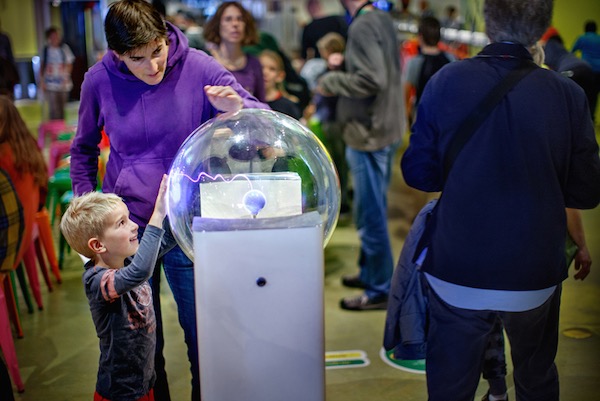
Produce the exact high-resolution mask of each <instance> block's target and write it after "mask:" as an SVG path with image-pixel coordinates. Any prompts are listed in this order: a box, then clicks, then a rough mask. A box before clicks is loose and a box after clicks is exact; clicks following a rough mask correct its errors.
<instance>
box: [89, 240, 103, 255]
mask: <svg viewBox="0 0 600 401" xmlns="http://www.w3.org/2000/svg"><path fill="white" fill-rule="evenodd" d="M88 247H89V248H90V249H91V250H92V252H94V253H95V254H100V253H104V252H106V248H105V247H104V244H102V242H101V241H100V240H99V239H98V238H96V237H93V238H90V240H89V241H88Z"/></svg>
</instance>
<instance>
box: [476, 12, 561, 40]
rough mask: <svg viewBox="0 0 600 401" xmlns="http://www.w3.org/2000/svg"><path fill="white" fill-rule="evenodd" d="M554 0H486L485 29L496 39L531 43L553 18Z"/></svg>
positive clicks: (492, 38)
mask: <svg viewBox="0 0 600 401" xmlns="http://www.w3.org/2000/svg"><path fill="white" fill-rule="evenodd" d="M552 3H553V0H526V1H524V0H485V3H484V5H483V16H484V19H485V31H486V33H487V35H488V37H489V38H490V40H491V41H492V42H514V43H520V44H522V45H523V46H525V47H530V46H532V45H533V44H535V42H537V40H538V39H539V38H540V37H541V36H542V35H543V34H544V32H545V31H546V28H548V26H549V25H550V21H551V20H552V5H553V4H552Z"/></svg>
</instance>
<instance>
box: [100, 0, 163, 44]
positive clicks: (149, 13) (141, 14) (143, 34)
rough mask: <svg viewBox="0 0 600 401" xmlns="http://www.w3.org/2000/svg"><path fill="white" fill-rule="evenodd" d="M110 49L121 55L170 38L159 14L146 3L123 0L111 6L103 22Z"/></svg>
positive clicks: (136, 0)
mask: <svg viewBox="0 0 600 401" xmlns="http://www.w3.org/2000/svg"><path fill="white" fill-rule="evenodd" d="M104 32H105V34H106V42H107V43H108V47H109V49H112V50H114V51H116V52H117V53H119V54H127V53H128V52H130V51H132V50H134V49H137V48H139V47H143V46H147V45H148V44H150V43H152V42H154V41H156V40H160V39H165V40H166V41H167V40H168V38H167V27H166V24H165V21H164V20H163V18H162V16H161V14H160V12H159V11H158V10H157V9H156V8H155V7H154V6H152V4H150V3H148V2H146V1H144V0H120V1H117V2H115V3H112V4H111V5H110V8H109V9H108V13H107V14H106V19H105V20H104Z"/></svg>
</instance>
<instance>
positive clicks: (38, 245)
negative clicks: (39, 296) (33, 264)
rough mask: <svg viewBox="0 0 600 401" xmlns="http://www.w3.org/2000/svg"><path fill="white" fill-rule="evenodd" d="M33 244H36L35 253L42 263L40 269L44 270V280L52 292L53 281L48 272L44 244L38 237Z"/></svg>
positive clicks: (39, 262)
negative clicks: (43, 250)
mask: <svg viewBox="0 0 600 401" xmlns="http://www.w3.org/2000/svg"><path fill="white" fill-rule="evenodd" d="M33 245H35V254H36V256H37V261H38V264H39V265H40V270H41V271H42V275H43V276H44V281H45V282H46V286H47V287H48V291H50V292H52V290H53V289H54V288H53V287H52V281H50V274H49V273H48V267H47V266H46V260H45V259H44V253H43V252H42V244H41V243H40V239H39V238H37V239H36V240H35V241H34V242H33Z"/></svg>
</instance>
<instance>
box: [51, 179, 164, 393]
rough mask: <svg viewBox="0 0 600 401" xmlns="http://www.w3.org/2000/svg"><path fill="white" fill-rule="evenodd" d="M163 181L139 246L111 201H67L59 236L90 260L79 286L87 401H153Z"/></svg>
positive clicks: (94, 196)
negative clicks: (91, 341) (83, 304)
mask: <svg viewBox="0 0 600 401" xmlns="http://www.w3.org/2000/svg"><path fill="white" fill-rule="evenodd" d="M165 192H166V176H165V177H163V180H162V182H161V185H160V189H159V192H158V196H157V198H156V203H155V206H154V212H153V214H152V217H151V218H150V221H149V222H148V225H147V226H146V229H145V231H144V235H143V238H142V241H141V243H140V242H139V241H138V225H137V224H136V223H134V222H133V221H131V220H130V219H129V210H128V208H127V206H126V205H125V203H124V202H123V201H122V200H121V198H119V197H118V196H117V195H115V194H108V193H106V194H105V193H100V192H90V193H87V194H84V195H82V196H79V197H76V198H74V199H73V200H72V202H71V204H70V205H69V208H68V209H67V211H66V212H65V214H64V215H63V217H62V220H61V223H60V229H61V231H62V233H63V235H64V236H65V238H66V240H67V242H68V243H69V245H70V246H71V247H72V248H73V249H74V250H75V251H77V252H78V253H80V254H82V255H84V256H86V257H88V258H90V261H89V262H87V263H86V264H85V272H84V273H83V284H84V287H85V293H86V296H87V298H88V302H89V305H90V310H91V312H92V319H93V320H94V325H95V326H96V332H97V334H98V338H99V339H100V366H99V369H98V378H97V382H96V392H95V394H94V401H100V400H110V401H119V400H144V401H153V400H154V395H153V391H152V387H153V386H154V381H155V373H154V352H155V346H156V333H155V330H156V319H155V315H154V307H153V305H152V289H151V287H150V285H149V284H148V279H149V278H150V277H151V276H152V272H153V270H154V266H155V264H156V260H157V258H158V257H159V251H160V252H162V253H164V252H166V251H168V250H169V249H170V248H172V247H173V246H174V245H175V244H174V241H170V242H172V244H169V245H166V244H165V245H163V246H162V247H161V241H162V240H163V236H164V234H165V232H164V230H163V229H162V224H163V220H164V218H165V214H166V210H165V209H166V208H165Z"/></svg>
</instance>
